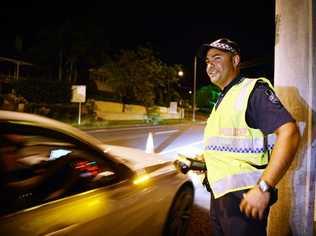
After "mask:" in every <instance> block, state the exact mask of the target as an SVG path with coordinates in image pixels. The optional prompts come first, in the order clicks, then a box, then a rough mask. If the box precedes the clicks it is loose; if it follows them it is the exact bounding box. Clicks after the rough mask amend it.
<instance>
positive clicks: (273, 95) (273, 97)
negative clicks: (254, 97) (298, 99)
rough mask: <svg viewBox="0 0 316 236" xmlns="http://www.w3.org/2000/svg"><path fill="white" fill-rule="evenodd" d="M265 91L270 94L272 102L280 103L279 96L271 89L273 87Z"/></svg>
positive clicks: (269, 97)
mask: <svg viewBox="0 0 316 236" xmlns="http://www.w3.org/2000/svg"><path fill="white" fill-rule="evenodd" d="M264 93H265V94H266V95H267V96H268V99H269V100H270V101H271V102H272V103H275V104H276V103H280V100H279V98H278V97H277V96H276V95H275V93H274V92H273V91H272V90H271V89H267V90H266V91H264Z"/></svg>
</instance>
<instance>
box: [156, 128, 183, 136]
mask: <svg viewBox="0 0 316 236" xmlns="http://www.w3.org/2000/svg"><path fill="white" fill-rule="evenodd" d="M176 132H179V130H178V129H174V130H167V131H159V132H154V135H159V134H171V133H176Z"/></svg>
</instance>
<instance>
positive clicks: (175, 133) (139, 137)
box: [89, 124, 210, 236]
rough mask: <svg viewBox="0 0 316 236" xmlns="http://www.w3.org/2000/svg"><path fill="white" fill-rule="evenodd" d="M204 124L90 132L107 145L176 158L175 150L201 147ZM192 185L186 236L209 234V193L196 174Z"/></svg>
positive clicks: (195, 150)
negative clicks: (191, 208) (190, 214)
mask: <svg viewBox="0 0 316 236" xmlns="http://www.w3.org/2000/svg"><path fill="white" fill-rule="evenodd" d="M203 129H204V124H194V125H188V124H185V125H172V126H153V127H130V128H119V129H102V130H93V131H89V133H90V134H92V135H93V136H95V137H97V138H99V139H101V140H102V141H103V142H105V143H107V144H113V145H121V146H127V147H133V148H138V149H142V150H145V151H146V147H147V151H148V146H151V145H152V151H154V152H155V153H158V154H160V155H162V156H164V157H166V158H168V159H175V158H176V157H177V154H178V153H182V154H186V155H193V156H194V155H195V154H196V153H198V152H200V151H201V149H202V137H203ZM190 177H191V179H192V180H193V183H194V186H195V199H194V206H193V211H192V217H191V222H190V225H189V230H188V235H187V236H193V235H194V236H196V235H200V236H204V235H205V236H206V235H210V224H209V205H210V197H209V193H208V192H207V191H206V190H205V189H204V187H203V186H202V185H201V183H200V180H199V178H198V177H197V175H195V174H191V175H190Z"/></svg>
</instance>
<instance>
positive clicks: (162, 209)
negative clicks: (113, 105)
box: [0, 111, 194, 236]
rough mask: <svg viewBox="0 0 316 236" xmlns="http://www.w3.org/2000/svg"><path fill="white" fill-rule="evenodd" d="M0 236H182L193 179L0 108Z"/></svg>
mask: <svg viewBox="0 0 316 236" xmlns="http://www.w3.org/2000/svg"><path fill="white" fill-rule="evenodd" d="M0 174H1V181H0V188H1V194H0V198H1V199H0V205H1V206H0V235H23V236H27V235H76V236H79V235H120V236H122V235H185V232H186V229H187V226H188V222H189V219H190V214H191V208H192V205H193V197H194V196H193V194H194V189H193V185H192V182H191V181H190V180H189V179H188V178H187V176H186V175H183V174H181V173H179V172H177V171H176V169H175V168H174V166H173V164H172V162H170V161H166V160H163V159H161V157H160V156H158V155H155V154H146V153H145V152H143V151H141V150H136V149H131V148H125V147H118V146H110V145H104V144H102V143H101V142H100V141H99V140H98V139H96V138H94V137H92V136H90V135H88V134H87V133H85V132H83V131H81V130H79V129H76V128H74V127H72V126H69V125H66V124H64V123H61V122H58V121H55V120H52V119H48V118H45V117H41V116H37V115H33V114H26V113H18V112H9V111H0Z"/></svg>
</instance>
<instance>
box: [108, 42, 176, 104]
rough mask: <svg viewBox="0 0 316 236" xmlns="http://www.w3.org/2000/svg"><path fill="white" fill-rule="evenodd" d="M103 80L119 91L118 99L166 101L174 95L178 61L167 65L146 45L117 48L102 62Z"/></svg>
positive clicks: (116, 91) (146, 102)
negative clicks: (104, 78)
mask: <svg viewBox="0 0 316 236" xmlns="http://www.w3.org/2000/svg"><path fill="white" fill-rule="evenodd" d="M103 69H104V71H105V75H106V78H107V79H106V80H107V83H108V84H110V86H111V87H112V88H113V90H114V91H115V93H116V94H117V95H119V97H120V99H121V102H122V103H123V104H125V103H131V102H137V103H139V104H142V105H145V106H146V107H150V106H152V105H154V104H155V103H161V104H168V103H169V102H170V101H171V100H172V99H177V98H178V97H179V93H178V92H177V88H178V87H177V85H178V82H179V79H180V78H179V76H178V71H179V70H180V69H181V66H180V65H173V66H168V65H166V64H165V63H163V62H162V61H161V60H160V59H159V58H158V57H157V56H156V55H155V53H154V51H153V50H152V49H150V48H145V47H139V48H137V49H136V50H121V51H120V53H119V54H118V55H117V56H115V57H114V59H113V60H111V61H109V62H108V63H106V64H105V65H104V66H103Z"/></svg>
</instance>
